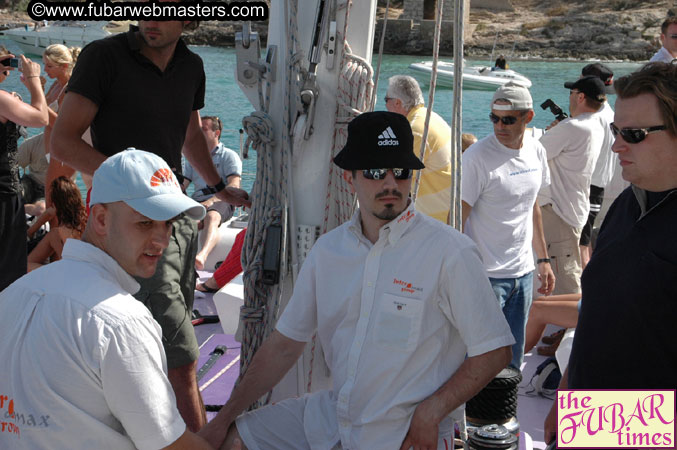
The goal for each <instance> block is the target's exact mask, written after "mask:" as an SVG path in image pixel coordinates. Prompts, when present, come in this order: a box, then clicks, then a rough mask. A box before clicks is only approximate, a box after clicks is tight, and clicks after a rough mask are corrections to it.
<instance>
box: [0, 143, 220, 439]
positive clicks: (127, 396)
mask: <svg viewBox="0 0 677 450" xmlns="http://www.w3.org/2000/svg"><path fill="white" fill-rule="evenodd" d="M90 205H91V211H90V215H89V219H88V221H87V227H86V229H85V232H84V233H83V235H82V241H78V240H74V239H68V240H67V241H66V244H65V245H64V249H63V259H62V260H60V261H57V262H55V263H52V264H49V265H47V266H45V267H43V268H41V269H39V270H36V271H33V272H31V273H29V274H27V275H25V276H23V277H22V278H20V279H19V280H17V281H16V282H14V283H13V284H12V285H10V286H9V287H8V288H7V289H6V290H4V291H3V292H2V293H0V310H2V312H3V313H2V315H0V329H2V330H3V339H2V340H0V361H2V363H1V364H0V394H2V395H1V396H0V399H1V400H2V402H0V412H1V413H2V414H3V417H4V418H5V419H3V420H6V421H7V423H8V424H10V425H11V426H9V425H7V426H4V427H3V428H6V429H10V428H11V430H12V432H11V433H4V432H3V433H0V448H26V449H52V448H73V449H78V448H83V449H84V448H96V449H133V448H139V449H158V448H172V449H174V448H191V449H192V448H196V449H208V448H211V447H209V445H208V444H207V443H206V442H205V441H204V440H203V439H201V438H199V437H198V436H196V435H195V434H192V433H191V432H190V431H188V430H187V428H186V424H185V422H184V421H183V419H182V417H181V415H180V414H179V411H178V409H177V407H176V397H175V395H174V391H173V390H172V387H171V385H170V383H169V380H168V379H167V360H166V356H165V352H164V349H163V346H162V333H161V329H160V326H159V325H158V323H157V322H156V321H155V320H154V319H153V317H152V316H151V313H150V312H149V311H148V309H147V308H146V307H145V306H144V305H143V304H141V303H140V302H139V301H138V300H136V299H135V298H134V297H133V296H132V294H134V293H135V292H136V291H137V290H138V289H139V284H138V283H137V282H136V281H135V280H134V277H149V276H151V275H153V273H154V272H155V269H156V267H157V263H158V261H159V259H160V257H161V256H162V253H163V251H164V250H165V249H166V248H167V245H168V242H169V236H170V234H171V231H172V222H173V221H174V220H175V219H176V218H177V217H178V216H181V215H182V214H183V215H185V216H187V217H189V218H191V219H193V220H200V219H202V218H203V217H204V215H205V209H204V207H203V206H202V205H200V204H199V203H197V202H195V201H193V200H192V199H190V198H189V197H186V196H185V195H183V193H182V192H181V189H180V187H179V184H178V182H177V180H176V177H175V176H174V174H173V173H172V172H171V170H170V169H169V167H168V166H167V164H166V163H165V162H164V160H163V159H162V158H160V157H159V156H156V155H153V154H151V153H147V152H144V151H141V150H136V149H128V150H126V151H124V152H122V153H118V154H116V155H114V156H112V157H110V158H108V159H107V160H106V161H105V162H104V163H103V164H101V166H100V167H99V169H98V170H97V171H96V172H95V173H94V179H93V187H92V194H91V202H90ZM29 417H32V418H33V421H32V422H31V420H30V419H28V418H29ZM3 424H4V422H3Z"/></svg>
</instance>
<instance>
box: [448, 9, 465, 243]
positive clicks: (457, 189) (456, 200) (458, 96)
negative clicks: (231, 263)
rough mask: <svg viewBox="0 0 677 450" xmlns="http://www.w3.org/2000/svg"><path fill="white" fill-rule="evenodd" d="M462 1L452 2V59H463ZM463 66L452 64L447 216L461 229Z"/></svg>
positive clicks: (453, 225)
mask: <svg viewBox="0 0 677 450" xmlns="http://www.w3.org/2000/svg"><path fill="white" fill-rule="evenodd" d="M464 3H465V2H463V1H456V2H454V61H463V15H464V13H463V8H464ZM462 70H463V66H462V65H458V64H454V100H453V103H452V114H451V123H452V126H451V173H452V174H453V178H452V180H451V181H452V183H451V186H452V191H451V201H450V203H451V207H450V211H449V216H450V217H451V223H450V224H451V226H452V227H454V228H456V229H457V230H459V231H461V227H462V225H463V224H462V223H461V134H462V131H461V130H462V126H463V121H462V119H461V110H462V103H463V102H462V100H463V95H462V93H463V74H462Z"/></svg>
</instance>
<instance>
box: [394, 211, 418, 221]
mask: <svg viewBox="0 0 677 450" xmlns="http://www.w3.org/2000/svg"><path fill="white" fill-rule="evenodd" d="M414 216H415V214H414V213H413V212H412V211H411V210H409V211H407V213H406V214H405V215H403V216H402V217H400V218H399V219H397V223H400V222H402V221H403V220H404V221H405V222H409V221H410V220H411V219H413V218H414Z"/></svg>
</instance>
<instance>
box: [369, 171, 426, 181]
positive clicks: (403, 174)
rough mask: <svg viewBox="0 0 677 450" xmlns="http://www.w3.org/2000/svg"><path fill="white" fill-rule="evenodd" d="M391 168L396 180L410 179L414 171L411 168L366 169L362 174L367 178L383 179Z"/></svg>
mask: <svg viewBox="0 0 677 450" xmlns="http://www.w3.org/2000/svg"><path fill="white" fill-rule="evenodd" d="M389 170H392V171H393V176H394V177H395V179H396V180H408V179H409V178H411V175H412V173H413V170H411V169H364V170H363V171H362V175H364V178H366V179H367V180H383V179H384V178H385V177H386V174H387V173H388V171H389Z"/></svg>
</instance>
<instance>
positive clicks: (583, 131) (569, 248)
mask: <svg viewBox="0 0 677 450" xmlns="http://www.w3.org/2000/svg"><path fill="white" fill-rule="evenodd" d="M564 87H565V88H566V89H569V90H570V93H569V112H570V114H571V117H569V118H568V119H565V120H563V121H561V122H559V123H557V124H556V125H555V126H553V127H552V128H550V129H549V130H548V131H547V132H546V133H545V134H544V135H543V136H542V137H541V143H542V144H543V146H544V147H545V150H546V153H547V155H548V166H549V168H550V185H549V186H545V187H544V188H542V189H541V191H540V192H539V195H538V203H539V205H540V206H541V213H542V219H543V231H544V234H545V241H546V243H547V244H548V256H549V257H550V259H551V266H552V269H553V271H554V272H555V277H557V284H556V285H555V290H554V291H553V294H572V293H579V292H580V291H581V284H580V283H581V282H580V277H581V272H582V267H581V252H580V247H579V242H580V239H581V230H582V228H583V226H584V225H585V223H586V221H587V220H588V213H589V211H590V198H589V197H590V180H591V178H592V172H593V169H594V167H595V163H596V162H597V158H598V156H599V152H600V149H601V148H602V140H603V138H604V129H603V128H602V124H601V122H600V121H599V120H598V118H597V117H596V116H595V114H596V113H597V112H598V111H599V110H600V109H601V107H602V105H603V104H604V102H605V101H606V95H605V87H604V83H603V82H602V80H600V79H599V78H598V77H597V76H594V75H589V76H584V77H581V78H579V79H578V80H576V81H571V82H567V83H564Z"/></svg>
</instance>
